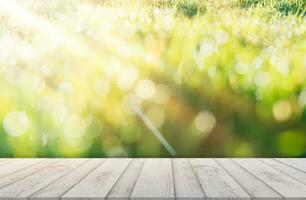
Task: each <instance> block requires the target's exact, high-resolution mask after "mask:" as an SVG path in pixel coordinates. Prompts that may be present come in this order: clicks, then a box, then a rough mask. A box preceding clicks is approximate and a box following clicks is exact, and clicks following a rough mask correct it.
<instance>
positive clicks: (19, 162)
mask: <svg viewBox="0 0 306 200" xmlns="http://www.w3.org/2000/svg"><path fill="white" fill-rule="evenodd" d="M43 160H44V159H9V160H7V162H6V163H5V164H4V165H1V166H0V178H2V177H4V176H7V175H9V174H11V173H14V172H16V171H19V170H22V169H25V168H27V167H31V166H32V165H35V164H37V163H39V162H42V161H43ZM0 182H1V181H0ZM0 185H1V184H0Z"/></svg>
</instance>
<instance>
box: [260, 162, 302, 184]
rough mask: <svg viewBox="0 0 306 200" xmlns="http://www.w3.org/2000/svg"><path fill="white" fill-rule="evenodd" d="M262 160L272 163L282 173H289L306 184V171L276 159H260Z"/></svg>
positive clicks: (268, 163)
mask: <svg viewBox="0 0 306 200" xmlns="http://www.w3.org/2000/svg"><path fill="white" fill-rule="evenodd" d="M260 160H261V161H262V162H264V163H266V164H267V165H270V166H271V167H273V168H274V169H277V170H279V171H281V172H282V173H284V174H287V175H288V176H291V177H292V178H294V179H296V180H298V181H300V182H302V183H304V184H305V185H306V173H305V172H302V171H300V170H298V169H296V168H293V167H291V166H290V165H286V164H284V163H282V162H279V161H277V160H275V159H260Z"/></svg>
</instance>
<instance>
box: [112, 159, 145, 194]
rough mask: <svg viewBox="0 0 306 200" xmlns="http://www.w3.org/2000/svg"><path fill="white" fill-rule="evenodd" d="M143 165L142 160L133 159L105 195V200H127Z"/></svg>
mask: <svg viewBox="0 0 306 200" xmlns="http://www.w3.org/2000/svg"><path fill="white" fill-rule="evenodd" d="M143 163H144V159H134V160H133V161H132V162H131V163H130V165H129V166H128V168H127V169H126V170H125V171H124V173H123V174H122V176H121V177H120V178H119V180H118V181H117V183H116V184H115V185H114V187H113V188H112V190H111V191H110V193H109V194H108V195H107V199H129V198H130V196H131V194H132V191H133V188H134V186H135V184H136V181H137V179H138V177H139V174H140V171H141V169H142V166H143Z"/></svg>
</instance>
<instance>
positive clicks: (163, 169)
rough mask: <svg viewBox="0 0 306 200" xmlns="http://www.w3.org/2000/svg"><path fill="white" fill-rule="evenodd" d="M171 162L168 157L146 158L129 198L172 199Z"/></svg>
mask: <svg viewBox="0 0 306 200" xmlns="http://www.w3.org/2000/svg"><path fill="white" fill-rule="evenodd" d="M174 197H175V196H174V183H173V172H172V163H171V160H170V159H146V160H145V163H144V165H143V167H142V170H141V172H140V175H139V177H138V180H137V182H136V185H135V187H134V189H133V192H132V195H131V199H139V198H157V199H174Z"/></svg>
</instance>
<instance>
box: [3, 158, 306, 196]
mask: <svg viewBox="0 0 306 200" xmlns="http://www.w3.org/2000/svg"><path fill="white" fill-rule="evenodd" d="M0 199H36V200H38V199H304V200H306V159H305V158H301V159H210V158H203V159H202V158H198V159H185V158H178V159H169V158H168V159H167V158H165V159H158V158H156V159H154V158H153V159H129V158H126V159H119V158H118V159H116V158H110V159H98V158H95V159H0Z"/></svg>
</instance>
